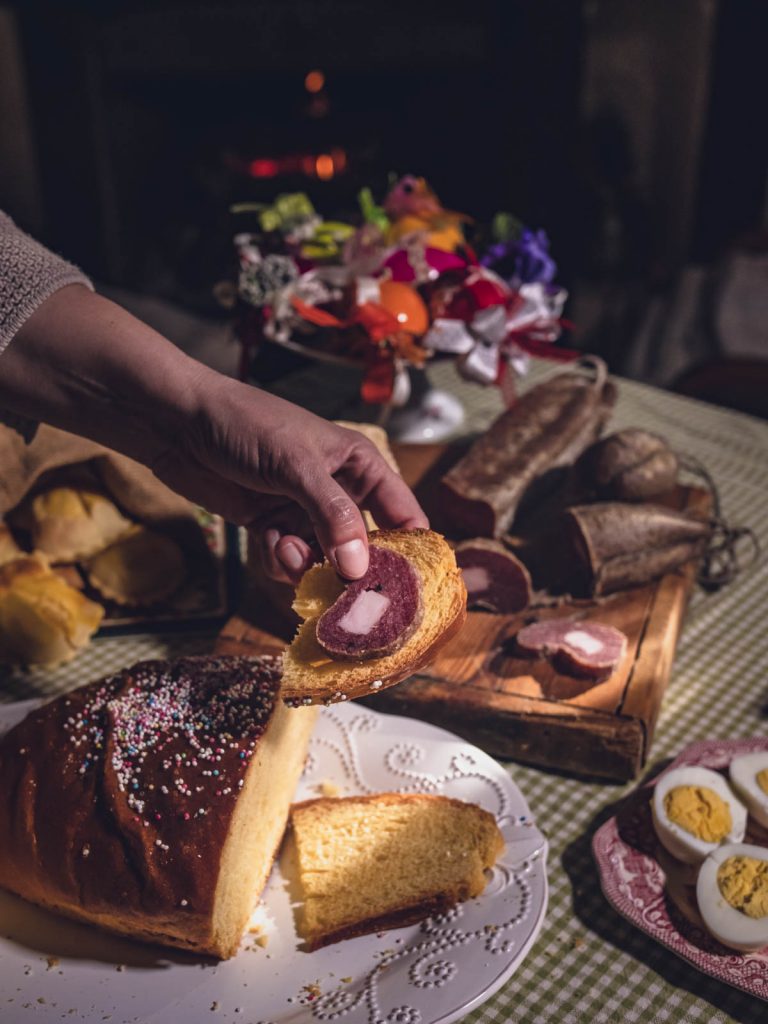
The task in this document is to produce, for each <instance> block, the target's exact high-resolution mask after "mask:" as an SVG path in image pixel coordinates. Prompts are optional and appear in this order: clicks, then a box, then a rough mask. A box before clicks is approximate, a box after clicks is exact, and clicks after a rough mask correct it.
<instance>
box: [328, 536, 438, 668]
mask: <svg viewBox="0 0 768 1024" xmlns="http://www.w3.org/2000/svg"><path fill="white" fill-rule="evenodd" d="M422 613H423V609H422V602H421V579H420V577H419V575H418V573H417V572H416V570H415V569H414V567H413V566H412V565H411V563H410V562H409V561H408V559H407V558H404V557H403V555H400V554H398V553H397V552H396V551H392V550H391V549H390V548H384V547H378V546H377V545H375V544H371V546H370V548H369V564H368V572H367V573H366V574H365V576H363V577H362V579H359V580H355V581H354V582H352V583H350V584H349V585H348V586H347V587H346V589H345V590H344V592H343V593H342V594H341V596H340V597H339V598H338V599H337V600H336V601H335V602H334V603H333V604H332V605H331V607H330V608H328V609H327V610H326V611H325V612H323V614H322V615H321V616H320V618H319V619H318V620H317V628H316V636H317V641H318V643H319V644H320V646H321V647H323V648H324V649H325V650H326V651H327V652H328V653H329V654H330V655H331V657H334V658H381V657H383V656H384V655H385V654H392V653H393V652H394V651H397V650H399V649H400V648H401V647H402V646H403V644H404V643H405V641H406V640H407V639H408V638H409V637H410V636H412V635H413V633H414V632H415V631H416V629H417V627H418V625H419V623H420V622H421V618H422Z"/></svg>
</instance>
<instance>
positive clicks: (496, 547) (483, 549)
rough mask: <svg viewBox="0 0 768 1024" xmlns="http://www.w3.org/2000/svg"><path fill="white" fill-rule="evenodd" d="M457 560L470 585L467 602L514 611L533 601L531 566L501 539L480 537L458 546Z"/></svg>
mask: <svg viewBox="0 0 768 1024" xmlns="http://www.w3.org/2000/svg"><path fill="white" fill-rule="evenodd" d="M456 564H457V565H458V567H459V568H460V569H461V574H462V576H463V577H464V585H465V587H466V588H467V606H468V607H470V608H472V607H475V608H486V609H488V611H492V612H499V613H500V614H502V615H512V614H514V613H515V612H519V611H522V610H523V609H524V608H527V607H528V605H529V604H530V602H531V577H530V574H529V573H528V570H527V569H526V567H525V566H524V565H523V563H522V562H521V561H520V559H519V558H516V557H515V556H514V555H513V554H512V552H511V551H508V550H507V549H506V548H505V547H504V545H503V544H500V543H499V542H498V541H494V540H486V539H485V538H484V537H478V538H476V539H475V540H467V541H464V542H463V543H461V544H458V545H457V546H456Z"/></svg>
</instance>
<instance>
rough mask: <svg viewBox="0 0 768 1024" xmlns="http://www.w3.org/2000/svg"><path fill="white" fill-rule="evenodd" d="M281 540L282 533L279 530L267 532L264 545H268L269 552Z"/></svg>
mask: <svg viewBox="0 0 768 1024" xmlns="http://www.w3.org/2000/svg"><path fill="white" fill-rule="evenodd" d="M279 540H280V533H279V532H278V531H277V530H266V531H265V533H264V543H265V544H266V545H267V547H268V548H269V550H270V551H271V550H272V548H273V547H274V546H275V544H277V542H278V541H279Z"/></svg>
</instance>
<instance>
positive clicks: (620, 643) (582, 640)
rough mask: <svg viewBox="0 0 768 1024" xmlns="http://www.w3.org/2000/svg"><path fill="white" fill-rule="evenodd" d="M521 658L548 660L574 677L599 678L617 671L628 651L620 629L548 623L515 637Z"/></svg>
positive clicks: (596, 624)
mask: <svg viewBox="0 0 768 1024" xmlns="http://www.w3.org/2000/svg"><path fill="white" fill-rule="evenodd" d="M516 640H517V646H518V649H519V650H520V652H521V653H523V654H533V655H537V656H539V657H545V658H550V659H551V660H552V661H553V662H554V663H555V664H556V665H559V666H562V668H563V669H564V670H565V671H568V672H571V673H573V674H574V675H580V676H593V677H596V678H601V677H604V676H608V675H610V674H611V672H613V670H614V669H615V668H616V667H617V665H618V664H619V662H620V661H621V659H622V658H623V657H624V655H625V653H626V650H627V638H626V636H625V635H624V634H623V633H622V632H621V630H620V629H615V628H614V627H613V626H606V625H605V624H604V623H602V622H574V621H573V620H572V619H547V620H545V621H544V622H534V623H532V624H531V625H530V626H524V627H523V628H522V629H521V630H520V632H519V633H518V634H517V637H516Z"/></svg>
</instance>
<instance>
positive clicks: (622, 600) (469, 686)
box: [217, 445, 710, 781]
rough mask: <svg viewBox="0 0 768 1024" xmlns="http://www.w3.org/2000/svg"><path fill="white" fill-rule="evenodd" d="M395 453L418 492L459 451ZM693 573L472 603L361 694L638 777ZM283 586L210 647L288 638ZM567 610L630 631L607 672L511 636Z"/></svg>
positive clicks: (541, 756)
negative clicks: (406, 674)
mask: <svg viewBox="0 0 768 1024" xmlns="http://www.w3.org/2000/svg"><path fill="white" fill-rule="evenodd" d="M395 455H396V457H397V459H398V463H399V465H400V467H401V471H402V473H403V476H404V478H405V479H406V481H407V482H408V483H409V484H410V485H411V486H413V487H415V488H416V490H417V493H419V492H420V493H421V497H422V499H424V497H427V498H428V497H429V494H430V493H432V492H433V487H432V483H433V482H434V481H435V480H436V479H437V478H439V476H441V475H442V473H443V472H444V470H445V468H446V465H447V464H448V461H452V460H454V459H455V458H456V457H457V453H456V452H450V451H449V450H448V449H446V446H445V445H410V446H400V447H397V446H395ZM665 503H668V504H670V505H673V506H674V507H677V508H686V509H690V510H692V511H697V512H706V511H708V510H709V506H710V497H709V495H708V494H707V492H705V491H702V490H699V489H697V488H689V487H679V488H677V490H676V491H675V492H674V493H673V494H670V495H669V496H668V497H667V499H666V502H665ZM427 504H428V502H427ZM693 578H694V566H693V565H689V566H687V567H685V568H684V569H683V570H681V571H678V572H674V573H670V574H668V575H667V576H664V577H663V578H662V579H660V580H658V581H656V582H655V583H652V584H649V585H647V586H644V587H638V588H636V589H634V590H632V591H627V592H624V593H621V594H615V595H612V596H611V597H609V598H605V599H602V600H601V601H600V602H574V603H572V604H566V605H560V606H559V607H558V608H556V609H538V610H536V611H535V612H531V611H526V612H523V613H520V614H518V615H495V614H491V613H487V612H470V613H468V616H467V622H466V624H465V626H464V628H463V629H462V630H461V632H460V633H459V634H458V635H457V636H456V637H455V638H454V639H453V640H451V641H450V642H449V643H448V644H447V645H446V647H444V648H443V649H442V651H441V652H440V653H439V654H438V657H437V659H436V660H435V661H434V662H433V664H432V665H431V666H430V667H429V668H428V669H426V670H423V671H421V672H420V673H419V674H418V675H416V676H414V677H413V678H411V679H409V680H406V681H405V682H404V683H401V684H399V685H398V686H395V687H391V688H390V689H388V690H386V691H384V692H383V693H380V694H378V695H376V696H375V697H371V698H369V699H367V700H366V703H370V705H371V706H373V707H375V708H377V709H379V710H383V711H390V712H393V713H396V714H401V715H407V716H411V717H415V718H421V719H424V720H426V721H430V722H433V723H435V724H437V725H442V726H444V727H445V728H447V729H450V730H451V731H452V732H455V733H457V734H458V735H461V736H464V737H465V738H467V739H468V740H470V741H471V742H473V743H475V744H476V745H478V746H480V747H481V748H483V749H484V750H486V751H488V753H490V754H493V755H495V756H497V757H501V758H511V759H513V760H517V761H523V762H526V763H529V764H534V765H540V766H546V767H549V768H555V769H560V770H563V771H567V772H569V773H577V774H582V775H587V776H596V777H600V778H606V779H614V780H617V781H624V780H627V779H631V778H634V777H635V776H636V775H637V774H638V772H639V771H640V770H641V769H642V767H643V765H644V764H645V762H646V760H647V758H648V754H649V751H650V747H651V742H652V739H653V731H654V727H655V724H656V719H657V717H658V713H659V709H660V707H661V701H662V698H663V695H664V690H665V688H666V685H667V682H668V680H669V676H670V673H671V670H672V662H673V659H674V654H675V647H676V644H677V640H678V637H679V635H680V630H681V627H682V622H683V617H684V614H685V609H686V606H687V603H688V598H689V595H690V592H691V588H692V585H693ZM290 596H291V595H290V592H289V590H288V588H281V587H280V586H277V587H275V585H271V586H269V587H267V588H266V590H265V589H264V588H260V589H259V590H258V591H257V593H256V594H255V595H254V597H253V599H252V600H251V601H250V602H249V605H248V608H247V611H246V613H245V614H244V616H241V617H239V618H237V619H234V620H232V621H231V622H230V623H228V624H227V626H226V627H225V629H224V630H223V632H222V634H221V637H220V639H219V646H218V648H217V649H219V650H221V651H222V652H227V653H245V652H255V651H260V650H265V649H277V648H279V646H280V644H281V640H279V639H277V636H278V635H279V636H281V637H283V638H285V639H288V638H290V636H291V635H292V632H293V623H292V622H291V621H290V616H289V614H288V609H289V607H290ZM563 616H568V617H573V618H574V619H575V620H579V621H589V620H595V621H599V622H604V623H607V624H609V625H613V626H616V627H618V628H619V629H621V630H622V631H623V632H624V633H625V634H626V636H627V640H628V646H627V654H626V656H625V658H624V660H623V661H622V663H621V664H620V665H619V667H618V668H617V670H616V671H615V672H614V673H613V675H611V676H610V677H609V678H608V679H605V680H603V681H601V682H598V683H593V682H591V681H588V680H584V679H579V678H577V677H574V676H568V675H564V674H562V673H559V672H557V671H556V670H555V669H554V668H553V667H552V665H551V664H550V663H549V662H547V661H546V660H544V659H530V658H522V657H520V656H519V655H516V654H515V651H514V641H513V638H514V636H515V634H516V632H517V631H518V629H519V628H520V627H521V626H522V625H523V624H524V623H525V622H528V621H531V620H533V619H543V618H547V617H563Z"/></svg>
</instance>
